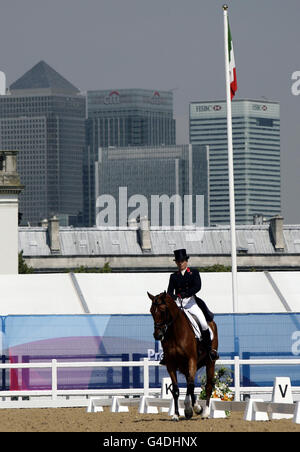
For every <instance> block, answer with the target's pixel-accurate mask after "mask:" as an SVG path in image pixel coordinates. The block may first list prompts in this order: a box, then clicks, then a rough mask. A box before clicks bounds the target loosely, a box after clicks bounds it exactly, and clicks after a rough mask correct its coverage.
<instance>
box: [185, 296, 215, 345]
mask: <svg viewBox="0 0 300 452" xmlns="http://www.w3.org/2000/svg"><path fill="white" fill-rule="evenodd" d="M181 302H182V307H183V308H184V310H185V311H187V314H189V313H190V314H192V315H194V316H195V317H196V318H197V319H198V320H199V323H200V325H201V328H202V330H203V331H205V330H207V329H209V331H210V336H211V338H213V333H212V331H211V329H210V328H209V326H208V324H207V321H206V318H205V316H204V314H203V312H202V311H201V309H200V308H199V306H198V305H197V303H196V300H195V297H194V296H192V297H188V298H183V299H182V300H181V299H180V298H177V299H176V304H177V306H179V307H181ZM188 317H189V319H190V321H191V323H192V325H193V327H194V330H195V333H196V336H197V337H201V332H200V331H199V327H198V325H197V324H196V322H195V320H194V319H193V317H192V316H189V315H188Z"/></svg>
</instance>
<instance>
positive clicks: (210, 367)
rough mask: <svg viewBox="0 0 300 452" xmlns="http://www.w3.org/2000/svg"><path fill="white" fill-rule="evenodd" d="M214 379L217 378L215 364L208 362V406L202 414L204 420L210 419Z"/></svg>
mask: <svg viewBox="0 0 300 452" xmlns="http://www.w3.org/2000/svg"><path fill="white" fill-rule="evenodd" d="M214 378H215V362H214V361H211V360H208V361H207V364H206V385H205V392H206V404H205V407H204V410H203V413H202V419H207V418H208V417H209V404H210V399H211V395H212V391H213V388H214V385H215V383H214Z"/></svg>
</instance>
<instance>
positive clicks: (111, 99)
mask: <svg viewBox="0 0 300 452" xmlns="http://www.w3.org/2000/svg"><path fill="white" fill-rule="evenodd" d="M103 102H104V103H105V105H111V104H119V103H120V93H119V92H118V91H112V92H111V93H109V95H108V96H104V100H103Z"/></svg>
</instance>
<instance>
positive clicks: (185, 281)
mask: <svg viewBox="0 0 300 452" xmlns="http://www.w3.org/2000/svg"><path fill="white" fill-rule="evenodd" d="M200 289H201V277H200V274H199V272H198V270H197V269H195V268H193V269H191V268H189V267H187V269H186V271H185V273H184V275H182V274H181V272H180V271H177V272H174V273H172V274H171V275H170V280H169V286H168V291H167V292H168V294H169V295H171V297H173V298H174V299H176V298H177V296H178V295H179V296H181V298H187V297H191V296H193V295H194V296H195V300H196V303H197V305H198V306H199V308H200V309H201V310H202V311H203V314H204V316H205V318H206V320H207V321H208V322H211V321H212V320H213V318H214V314H213V313H212V312H211V311H210V310H209V309H208V307H207V306H206V304H205V302H204V301H203V300H201V298H198V297H197V296H196V293H198V292H199V290H200Z"/></svg>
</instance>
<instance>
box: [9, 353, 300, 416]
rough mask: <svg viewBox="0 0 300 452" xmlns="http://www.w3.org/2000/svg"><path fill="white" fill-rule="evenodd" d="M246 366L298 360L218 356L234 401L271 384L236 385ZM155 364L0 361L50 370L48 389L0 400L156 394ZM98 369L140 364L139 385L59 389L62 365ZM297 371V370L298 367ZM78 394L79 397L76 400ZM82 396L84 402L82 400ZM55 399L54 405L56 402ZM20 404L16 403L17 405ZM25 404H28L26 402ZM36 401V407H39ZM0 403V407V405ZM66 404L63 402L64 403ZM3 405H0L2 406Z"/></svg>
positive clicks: (12, 394) (299, 363) (19, 392)
mask: <svg viewBox="0 0 300 452" xmlns="http://www.w3.org/2000/svg"><path fill="white" fill-rule="evenodd" d="M243 365H247V366H252V365H255V366H275V365H276V366H281V365H282V366H289V365H292V366H300V359H240V358H239V357H238V356H235V357H234V359H221V360H219V361H217V366H233V367H234V383H235V385H234V386H233V387H232V388H231V389H232V390H233V391H234V394H235V397H234V399H235V401H240V400H241V395H242V394H250V393H256V394H257V393H270V392H272V387H244V386H241V385H240V375H241V372H240V367H241V366H243ZM153 366H159V363H158V361H149V360H148V358H145V359H144V360H143V361H101V362H99V361H97V362H59V361H57V360H56V359H53V360H51V361H50V362H48V363H45V362H43V363H7V364H2V363H0V369H51V390H17V391H0V399H1V400H2V402H5V401H6V400H7V399H9V400H11V398H12V397H14V398H15V397H17V398H18V400H20V401H22V404H21V405H22V407H23V406H24V405H26V404H28V402H26V401H24V400H23V399H24V397H29V398H32V397H39V398H41V397H43V398H44V397H45V398H48V400H49V398H50V399H51V402H52V405H51V406H60V404H59V401H58V399H59V398H61V397H64V398H67V399H70V398H73V400H70V406H75V405H76V401H75V400H74V398H78V406H86V405H87V404H88V398H89V397H90V396H98V395H99V396H100V395H101V396H113V395H144V396H148V395H150V394H155V393H156V394H158V393H160V388H156V389H154V388H150V387H149V386H150V385H149V370H150V367H153ZM88 367H92V368H100V367H129V368H130V367H142V368H143V383H144V384H143V388H130V389H126V388H125V389H72V390H65V389H64V390H59V389H58V378H57V371H58V369H62V368H88ZM299 372H300V369H299ZM292 390H293V392H294V393H300V387H298V386H297V387H295V386H294V387H292ZM199 391H200V388H196V391H195V392H196V393H198V392H199ZM80 397H81V399H80ZM84 398H85V401H84V400H83V399H84ZM56 402H57V404H56ZM13 403H14V406H15V407H16V408H17V407H18V406H19V405H18V403H17V401H14V402H13ZM21 405H20V406H21ZM28 405H29V404H28ZM40 405H41V404H38V405H37V406H40ZM1 406H2V405H1V402H0V408H1ZM64 406H67V401H66V403H65V404H64ZM2 407H3V406H2Z"/></svg>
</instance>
